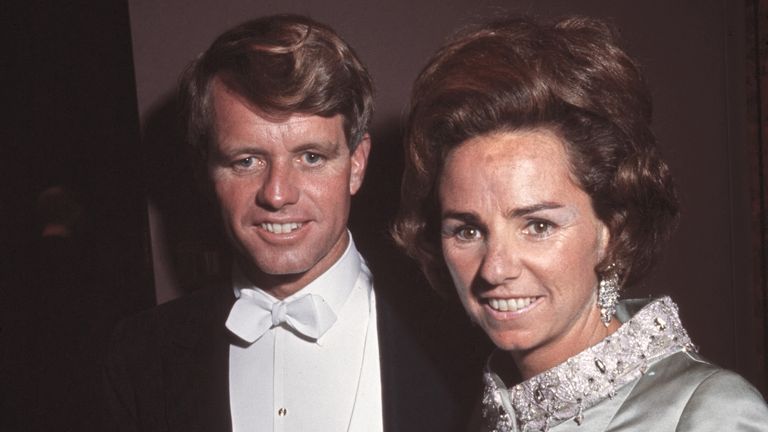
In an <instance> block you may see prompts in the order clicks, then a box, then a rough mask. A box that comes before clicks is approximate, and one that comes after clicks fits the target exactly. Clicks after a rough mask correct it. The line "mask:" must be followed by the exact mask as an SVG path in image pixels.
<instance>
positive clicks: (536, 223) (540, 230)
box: [525, 220, 555, 238]
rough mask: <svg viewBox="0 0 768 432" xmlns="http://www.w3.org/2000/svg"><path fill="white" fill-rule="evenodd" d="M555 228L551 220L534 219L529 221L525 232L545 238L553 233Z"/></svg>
mask: <svg viewBox="0 0 768 432" xmlns="http://www.w3.org/2000/svg"><path fill="white" fill-rule="evenodd" d="M554 228H555V226H554V225H553V224H552V223H551V222H548V221H544V220H533V221H530V222H528V225H526V226H525V233H526V234H529V235H532V236H534V237H540V238H545V237H549V236H550V235H551V234H552V231H553V230H554Z"/></svg>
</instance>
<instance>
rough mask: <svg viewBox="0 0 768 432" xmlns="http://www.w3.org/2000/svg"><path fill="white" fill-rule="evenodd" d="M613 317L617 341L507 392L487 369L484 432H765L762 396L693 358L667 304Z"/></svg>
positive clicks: (767, 412) (627, 309) (630, 303)
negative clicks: (617, 322)
mask: <svg viewBox="0 0 768 432" xmlns="http://www.w3.org/2000/svg"><path fill="white" fill-rule="evenodd" d="M617 317H618V318H619V320H620V321H621V322H622V323H623V324H622V326H621V327H620V328H619V329H618V330H617V331H616V332H615V333H613V334H612V335H610V336H609V337H607V338H605V339H604V340H603V341H601V342H600V343H598V344H597V345H595V346H593V347H591V348H588V349H587V350H585V351H583V352H581V353H579V354H577V355H575V356H574V357H571V358H570V359H568V360H567V361H565V362H564V363H562V364H560V365H558V366H556V367H554V368H552V369H550V370H548V371H545V372H543V373H541V374H539V375H537V376H535V377H532V378H531V379H529V380H527V381H524V382H522V383H520V384H518V385H516V386H514V387H511V388H507V387H506V386H505V385H504V383H503V382H502V380H501V379H500V378H499V376H498V375H497V374H495V373H494V372H493V371H492V370H491V369H490V367H488V368H487V369H486V372H485V375H484V379H485V392H484V395H483V401H482V421H483V427H482V430H483V431H496V432H512V431H515V432H517V431H521V432H527V431H550V432H595V431H611V432H613V431H651V432H664V431H696V432H707V431H712V432H715V431H717V432H721V431H728V432H732V431H749V432H753V431H754V432H758V431H761V432H768V405H766V403H765V400H764V399H763V398H762V396H761V395H760V393H759V392H758V391H757V390H756V389H755V388H754V387H752V386H751V385H750V384H749V383H748V382H747V381H746V380H744V379H743V378H742V377H740V376H739V375H738V374H736V373H733V372H731V371H728V370H725V369H721V368H719V367H717V366H714V365H712V364H711V363H708V362H707V361H706V360H704V359H702V358H701V357H699V356H698V354H697V353H696V349H695V347H694V345H693V344H692V343H691V340H690V338H689V337H688V334H687V332H686V331H685V329H684V328H683V326H682V324H681V323H680V318H679V316H678V309H677V305H675V303H673V302H672V300H671V299H670V298H669V297H663V298H660V299H657V300H653V301H648V300H625V301H623V302H621V303H620V305H619V307H617ZM490 364H491V362H490V361H489V365H490Z"/></svg>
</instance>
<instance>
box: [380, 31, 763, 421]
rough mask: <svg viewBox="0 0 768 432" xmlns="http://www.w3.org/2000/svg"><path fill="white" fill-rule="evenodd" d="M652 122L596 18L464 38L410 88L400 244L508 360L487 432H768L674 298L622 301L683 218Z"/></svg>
mask: <svg viewBox="0 0 768 432" xmlns="http://www.w3.org/2000/svg"><path fill="white" fill-rule="evenodd" d="M650 118H651V100H650V94H649V92H648V90H647V87H646V86H645V83H644V81H643V78H642V76H641V74H640V72H639V69H638V67H637V65H636V64H635V62H634V61H633V60H632V59H631V58H630V57H628V56H627V54H626V53H625V52H624V51H622V49H621V48H619V47H618V46H617V43H616V38H615V35H614V33H613V31H612V30H611V29H610V27H609V26H607V25H606V24H605V23H603V22H601V21H599V20H595V19H589V18H579V17H573V18H567V19H564V20H561V21H559V22H557V23H554V24H548V23H541V22H537V21H533V20H529V19H522V18H521V19H509V20H505V21H499V22H495V23H492V24H489V25H486V26H484V27H482V28H479V29H476V30H474V31H470V32H465V33H464V34H461V35H459V36H458V37H456V38H454V39H453V40H452V41H450V42H449V43H448V44H447V45H446V46H444V47H443V48H442V49H441V50H439V51H438V52H437V53H436V54H435V55H434V56H433V58H432V59H431V61H430V62H429V64H428V65H427V67H426V68H425V69H424V70H423V71H422V73H421V74H420V76H419V78H418V79H417V81H416V83H415V86H414V89H413V93H412V100H411V106H410V114H409V118H408V128H407V136H406V153H407V156H406V159H407V160H406V170H405V175H404V179H403V186H404V187H403V194H402V201H401V212H400V215H399V217H398V221H397V223H396V225H395V228H394V230H393V232H394V237H395V239H396V240H397V241H398V243H399V244H400V245H401V246H402V247H403V248H404V249H405V251H406V252H407V253H408V254H409V255H410V256H412V257H414V258H415V259H417V260H418V261H419V263H420V265H421V268H422V269H423V270H424V272H425V274H426V275H427V277H428V279H429V281H430V283H431V284H432V285H433V286H435V287H436V288H440V287H444V286H447V285H448V286H450V284H451V283H452V284H453V285H454V286H455V289H456V291H457V292H458V294H459V297H460V299H461V301H462V304H463V305H464V307H465V309H466V310H467V312H468V313H469V315H470V317H471V318H472V319H473V321H475V322H476V323H477V324H479V326H480V327H482V328H483V330H484V331H485V332H486V333H487V334H488V336H489V337H490V339H491V340H492V341H493V342H494V343H495V344H496V346H497V347H498V349H497V350H496V352H494V354H493V355H492V356H491V358H490V359H489V361H488V365H487V369H486V371H485V374H484V379H485V392H484V395H483V399H482V407H481V414H482V419H481V421H482V423H483V429H482V430H493V431H540V430H544V431H546V430H549V431H558V432H563V431H581V432H591V431H619V430H622V431H626V430H638V431H654V432H658V431H710V430H711V431H768V408H767V407H766V404H765V401H764V400H763V398H762V396H761V395H760V394H759V393H758V392H757V391H756V390H755V389H754V388H753V387H752V386H751V385H750V384H748V383H747V382H746V381H745V380H744V379H743V378H741V377H740V376H739V375H737V374H735V373H733V372H730V371H727V370H724V369H721V368H718V367H717V366H715V365H712V364H711V363H709V362H707V361H706V360H704V359H703V358H702V357H700V356H699V355H698V354H697V352H696V348H695V347H694V345H693V343H692V342H691V340H690V338H689V337H688V334H687V333H686V330H685V328H684V327H683V325H682V324H681V322H680V319H679V317H678V309H677V306H676V305H675V303H674V302H673V301H672V300H671V299H670V298H668V297H661V298H658V299H655V300H625V301H618V298H619V292H620V291H621V288H622V287H624V286H631V285H633V284H635V283H637V282H638V280H640V279H641V278H642V277H643V276H644V275H645V274H646V273H647V272H648V270H649V269H650V267H651V266H652V264H653V262H654V259H655V257H656V255H657V254H658V252H659V250H660V249H661V248H662V247H663V243H664V241H665V240H666V239H667V238H668V236H669V234H670V233H671V232H672V230H673V229H674V227H675V224H676V221H677V216H678V201H677V197H676V194H675V191H674V188H673V185H672V181H671V178H670V175H669V171H668V167H667V165H666V163H665V162H664V161H663V160H662V159H661V157H660V154H659V150H658V148H657V145H656V142H655V138H654V136H653V134H652V133H651V131H650V127H649V126H650ZM474 430H477V428H475V429H474Z"/></svg>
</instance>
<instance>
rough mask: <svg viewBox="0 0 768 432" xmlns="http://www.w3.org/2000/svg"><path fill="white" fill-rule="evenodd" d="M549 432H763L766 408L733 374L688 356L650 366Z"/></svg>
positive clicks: (767, 423)
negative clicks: (576, 417) (578, 419)
mask: <svg viewBox="0 0 768 432" xmlns="http://www.w3.org/2000/svg"><path fill="white" fill-rule="evenodd" d="M550 431H551V432H595V431H606V432H608V431H610V432H614V431H653V432H664V431H670V432H672V431H675V432H682V431H696V432H706V431H728V432H731V431H743V432H766V431H768V407H767V406H766V404H765V401H764V400H763V398H762V396H761V395H760V393H758V392H757V390H755V388H754V387H752V386H751V385H750V384H749V383H748V382H747V381H746V380H744V379H743V378H742V377H740V376H739V375H737V374H735V373H733V372H731V371H727V370H725V369H721V368H718V367H717V366H714V365H712V364H710V363H707V362H705V361H703V360H701V359H700V358H699V357H698V356H696V355H695V354H691V353H686V352H679V353H677V354H673V355H672V356H669V357H667V358H665V359H663V360H661V361H659V362H657V363H655V364H653V365H652V366H651V367H650V368H649V369H648V371H647V372H646V373H645V374H644V375H643V376H642V377H641V378H640V379H639V380H637V381H636V382H635V383H634V384H630V385H628V386H626V387H624V388H622V389H621V390H620V391H619V392H618V393H617V394H616V396H614V397H613V399H606V400H604V401H603V402H601V403H599V404H597V405H595V406H594V407H592V408H590V409H588V410H585V411H584V421H583V422H582V424H581V426H579V425H577V424H576V422H574V421H573V420H570V421H566V422H563V423H561V424H559V425H557V426H555V427H552V428H550Z"/></svg>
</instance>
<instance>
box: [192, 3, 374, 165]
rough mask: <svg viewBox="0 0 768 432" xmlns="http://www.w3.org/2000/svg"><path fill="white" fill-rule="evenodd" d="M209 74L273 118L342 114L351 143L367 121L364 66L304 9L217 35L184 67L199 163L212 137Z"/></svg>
mask: <svg viewBox="0 0 768 432" xmlns="http://www.w3.org/2000/svg"><path fill="white" fill-rule="evenodd" d="M214 78H217V79H219V80H221V82H222V83H223V84H224V85H226V86H227V87H229V88H230V89H231V90H233V91H235V93H237V94H239V95H240V96H243V97H244V98H246V99H247V100H248V101H249V102H250V103H252V104H253V105H255V106H257V107H258V108H259V109H260V110H262V111H264V113H265V114H267V115H270V116H275V117H276V118H281V117H283V116H288V115H290V114H293V113H301V114H310V115H318V116H321V117H332V116H334V115H337V114H341V115H342V116H343V118H344V133H345V135H346V139H347V145H348V146H349V149H350V151H352V150H354V149H355V147H356V146H357V144H358V143H359V142H360V140H361V139H362V138H363V136H364V135H365V133H366V132H367V131H368V128H369V127H370V123H371V117H372V115H373V83H372V81H371V77H370V75H369V74H368V70H367V69H366V68H365V66H364V65H363V64H362V62H361V61H360V60H359V59H358V57H357V55H356V54H355V53H354V51H353V50H352V48H351V47H350V46H349V45H347V43H346V42H344V41H343V40H342V39H341V38H340V37H339V36H338V35H337V34H336V33H335V32H334V31H333V30H332V29H331V28H330V27H328V26H326V25H324V24H321V23H318V22H316V21H313V20H311V19H310V18H307V17H304V16H300V15H291V14H284V15H274V16H268V17H263V18H258V19H255V20H252V21H248V22H246V23H243V24H241V25H239V26H237V27H235V28H233V29H231V30H229V31H227V32H225V33H223V34H222V35H221V36H219V37H218V38H217V39H216V40H215V41H214V42H213V44H212V45H211V46H210V48H208V49H207V50H206V51H205V52H204V53H202V54H200V56H198V58H197V59H196V60H195V61H193V62H192V63H191V64H190V65H189V66H188V67H187V69H186V71H185V72H184V74H183V75H182V77H181V83H180V99H181V101H182V106H183V108H184V115H185V120H186V125H187V140H188V142H189V144H190V145H191V146H192V150H193V157H194V159H196V161H197V162H198V163H200V162H203V163H204V162H205V161H206V160H207V157H208V151H209V148H210V146H211V144H212V142H213V139H214V138H215V136H214V127H213V114H214V113H213V104H212V101H211V99H212V98H211V88H212V83H213V80H214Z"/></svg>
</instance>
